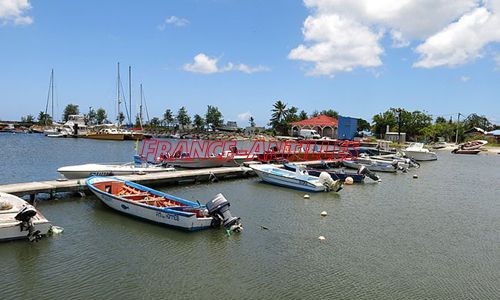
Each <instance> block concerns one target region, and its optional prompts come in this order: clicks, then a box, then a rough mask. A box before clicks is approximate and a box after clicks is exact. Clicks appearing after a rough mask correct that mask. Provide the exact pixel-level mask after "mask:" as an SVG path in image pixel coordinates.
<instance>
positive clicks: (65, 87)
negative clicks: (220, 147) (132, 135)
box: [0, 0, 500, 127]
mask: <svg viewBox="0 0 500 300" xmlns="http://www.w3.org/2000/svg"><path fill="white" fill-rule="evenodd" d="M499 28H500V0H483V1H480V0H454V1H449V0H305V1H293V0H273V1H268V0H253V1H243V0H240V1H234V0H171V1H114V0H110V1H95V0H87V1H62V0H52V1H41V0H36V1H33V0H31V1H29V0H0V90H1V95H0V120H19V119H20V118H21V117H22V116H26V115H28V114H31V115H34V116H35V117H36V116H38V113H39V112H40V111H45V106H46V102H47V93H48V88H49V80H50V72H51V69H54V74H55V75H54V76H55V89H54V90H55V96H54V98H55V99H54V102H55V119H56V120H60V119H61V116H62V112H63V110H64V107H65V106H66V105H67V104H77V105H79V108H80V111H81V113H87V112H88V110H89V108H90V107H92V108H94V109H97V108H99V107H102V108H104V109H105V110H106V111H107V114H108V118H109V119H110V120H114V119H115V118H116V111H117V109H116V102H117V100H116V82H117V63H118V62H120V66H121V79H122V86H123V88H124V91H125V92H126V95H128V67H129V66H131V70H132V80H131V81H132V113H133V114H136V113H137V108H138V105H139V104H138V103H139V102H140V96H139V95H140V92H139V90H140V89H139V85H140V84H142V85H143V90H144V95H145V97H144V98H145V102H146V105H147V107H148V113H149V116H150V118H152V117H160V118H161V117H162V115H163V113H164V112H165V110H166V109H167V108H169V109H171V110H172V111H174V113H176V112H177V111H178V109H179V108H180V107H181V106H185V107H186V109H187V111H188V113H189V114H190V115H191V116H193V115H194V114H200V115H202V116H203V115H204V114H205V113H206V110H207V105H215V106H217V107H218V108H219V110H220V111H221V112H222V114H223V116H224V120H225V121H237V122H238V125H239V126H241V127H245V126H248V124H249V122H248V118H249V117H250V116H253V117H254V119H255V121H256V123H257V125H259V126H265V125H267V123H268V122H269V118H270V115H271V109H272V105H273V103H275V102H276V101H277V100H282V101H283V102H284V103H286V104H287V107H291V106H295V107H297V108H298V109H299V111H300V110H305V111H306V112H308V113H312V112H313V111H315V110H318V111H321V110H323V109H333V110H336V111H338V113H339V114H340V115H343V116H349V117H355V118H363V119H365V120H368V121H371V120H372V117H373V116H374V115H375V114H378V113H381V112H384V111H386V110H388V109H389V108H391V107H394V108H397V107H400V108H404V109H406V110H408V111H414V110H419V111H423V112H426V113H428V114H431V115H432V116H434V117H437V116H443V117H445V118H447V119H449V118H450V117H452V118H453V120H455V119H456V117H457V114H458V113H461V115H465V116H467V115H469V114H471V113H477V114H479V115H484V116H486V117H487V118H488V119H489V120H490V121H492V122H493V123H496V124H500V45H499V42H500V30H499ZM121 109H122V110H123V109H124V108H123V107H122V108H121ZM49 112H50V109H49ZM462 118H463V117H462Z"/></svg>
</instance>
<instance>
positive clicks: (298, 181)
mask: <svg viewBox="0 0 500 300" xmlns="http://www.w3.org/2000/svg"><path fill="white" fill-rule="evenodd" d="M250 168H252V170H254V171H255V173H257V175H258V176H259V178H260V179H261V180H262V181H265V182H268V183H271V184H274V185H279V186H284V187H289V188H294V189H298V190H304V191H309V192H329V191H335V192H338V191H340V190H341V189H342V187H343V185H342V181H340V180H333V179H332V177H331V176H330V175H328V173H326V172H322V173H321V174H320V176H319V177H316V176H311V175H309V173H307V171H306V170H305V169H301V168H297V170H296V171H295V172H292V171H288V170H285V169H281V168H278V167H275V166H273V165H268V164H261V165H257V164H255V165H250Z"/></svg>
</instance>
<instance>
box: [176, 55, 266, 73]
mask: <svg viewBox="0 0 500 300" xmlns="http://www.w3.org/2000/svg"><path fill="white" fill-rule="evenodd" d="M193 60H194V61H193V62H192V63H188V64H185V65H184V66H183V69H184V70H185V71H188V72H193V73H202V74H213V73H223V72H230V71H237V72H242V73H246V74H252V73H256V72H267V71H270V70H271V69H270V68H269V67H266V66H261V65H259V66H256V67H251V66H248V65H246V64H234V63H232V62H229V63H227V64H226V65H225V66H218V65H217V63H218V61H219V58H215V57H209V56H207V55H205V54H203V53H200V54H198V55H196V56H195V57H194V58H193Z"/></svg>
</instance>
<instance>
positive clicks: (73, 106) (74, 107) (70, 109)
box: [63, 104, 80, 122]
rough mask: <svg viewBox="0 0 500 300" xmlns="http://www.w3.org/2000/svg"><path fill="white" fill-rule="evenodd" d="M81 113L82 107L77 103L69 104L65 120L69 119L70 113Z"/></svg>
mask: <svg viewBox="0 0 500 300" xmlns="http://www.w3.org/2000/svg"><path fill="white" fill-rule="evenodd" d="M79 114H80V109H79V108H78V105H76V104H68V105H66V107H65V108H64V112H63V122H66V121H68V117H69V115H79Z"/></svg>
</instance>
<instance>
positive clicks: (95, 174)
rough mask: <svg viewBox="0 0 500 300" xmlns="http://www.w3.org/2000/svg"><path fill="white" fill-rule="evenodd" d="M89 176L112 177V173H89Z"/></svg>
mask: <svg viewBox="0 0 500 300" xmlns="http://www.w3.org/2000/svg"><path fill="white" fill-rule="evenodd" d="M90 175H91V176H111V175H113V172H92V173H90Z"/></svg>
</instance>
